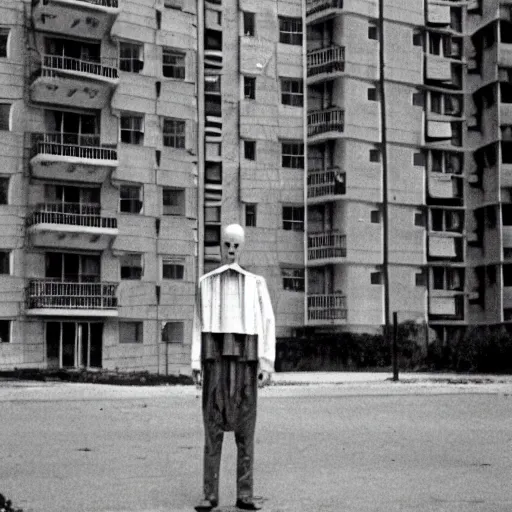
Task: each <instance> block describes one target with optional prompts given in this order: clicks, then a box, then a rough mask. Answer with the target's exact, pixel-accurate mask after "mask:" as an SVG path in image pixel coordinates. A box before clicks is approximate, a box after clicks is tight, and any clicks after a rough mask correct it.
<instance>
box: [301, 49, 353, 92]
mask: <svg viewBox="0 0 512 512" xmlns="http://www.w3.org/2000/svg"><path fill="white" fill-rule="evenodd" d="M343 71H345V47H344V46H330V47H329V48H321V49H319V50H313V51H311V52H308V83H310V84H311V83H314V82H319V81H321V80H323V79H325V78H329V79H330V78H332V74H333V73H342V72H343Z"/></svg>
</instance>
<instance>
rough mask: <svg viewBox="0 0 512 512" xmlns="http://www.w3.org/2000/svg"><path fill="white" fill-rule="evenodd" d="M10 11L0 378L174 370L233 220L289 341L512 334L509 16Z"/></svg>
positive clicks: (107, 1)
mask: <svg viewBox="0 0 512 512" xmlns="http://www.w3.org/2000/svg"><path fill="white" fill-rule="evenodd" d="M0 15H1V23H0V187H1V188H0V223H1V226H2V229H1V232H0V257H1V265H0V270H1V274H0V340H1V342H0V369H7V368H13V367H18V368H22V367H41V368H52V367H53V368H60V367H65V368H67V367H69V368H81V367H85V368H107V369H114V368H119V369H121V370H140V369H145V370H149V371H152V372H159V373H179V372H188V371H189V352H190V338H191V336H190V334H191V329H192V313H193V308H194V295H195V287H196V282H197V278H198V276H199V275H201V274H202V273H203V272H206V271H208V270H210V269H212V268H214V267H215V266H217V265H218V264H219V261H220V243H221V240H220V233H221V226H222V225H223V224H226V223H231V222H238V223H240V224H242V225H243V226H245V228H246V247H245V251H244V254H243V260H242V264H243V265H244V266H246V267H247V268H248V269H250V270H251V271H253V272H255V273H258V274H261V275H263V276H265V277H266V279H267V283H268V285H269V289H270V293H271V296H272V301H273V304H274V310H275V313H276V323H277V336H278V337H279V338H288V337H295V336H298V335H301V334H303V333H304V332H306V333H308V334H315V333H342V332H379V331H381V330H382V326H383V325H386V324H387V323H389V322H390V321H391V315H392V313H393V312H397V313H398V318H399V320H400V321H405V320H411V321H413V322H416V323H417V324H419V325H420V324H421V325H422V326H424V329H422V332H424V333H425V337H426V341H427V342H428V341H429V340H431V341H432V340H433V339H435V338H438V339H440V340H448V339H451V338H453V337H456V336H459V335H461V334H462V333H463V332H464V330H465V329H466V328H467V327H468V326H471V325H499V324H506V322H508V321H510V320H512V292H510V290H511V289H512V288H511V287H512V262H510V261H509V259H510V258H512V232H511V233H509V231H510V230H512V227H511V226H512V209H511V207H510V202H511V201H512V196H511V195H510V190H512V188H511V187H512V180H511V179H508V178H507V173H511V175H512V170H511V169H512V167H511V165H512V152H511V148H512V145H511V144H512V143H511V142H510V140H512V115H511V113H510V112H509V111H508V110H507V109H509V107H510V105H508V104H511V103H512V93H511V91H512V89H511V90H509V89H510V85H509V84H510V76H511V75H510V69H509V68H512V57H511V55H512V50H511V49H510V48H512V39H510V36H509V32H510V27H511V24H512V21H511V20H512V18H511V2H507V1H504V0H501V1H498V0H489V1H486V2H485V5H484V2H483V0H480V2H477V1H469V2H454V1H451V0H407V1H404V0H385V1H384V0H382V1H379V0H306V1H301V0H260V1H259V2H252V1H249V0H236V1H235V0H32V1H28V0H6V1H4V2H2V5H1V6H0ZM511 33H512V32H511ZM509 47H510V48H509ZM509 153H510V155H509ZM509 167H510V169H509ZM509 181H510V183H509Z"/></svg>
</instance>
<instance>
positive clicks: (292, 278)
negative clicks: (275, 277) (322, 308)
mask: <svg viewBox="0 0 512 512" xmlns="http://www.w3.org/2000/svg"><path fill="white" fill-rule="evenodd" d="M281 275H282V276H283V288H284V289H285V290H289V291H292V292H303V291H304V269H303V268H282V269H281Z"/></svg>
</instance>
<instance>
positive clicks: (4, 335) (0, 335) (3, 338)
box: [0, 320, 12, 343]
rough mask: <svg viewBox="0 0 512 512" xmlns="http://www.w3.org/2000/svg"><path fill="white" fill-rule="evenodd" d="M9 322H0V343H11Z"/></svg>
mask: <svg viewBox="0 0 512 512" xmlns="http://www.w3.org/2000/svg"><path fill="white" fill-rule="evenodd" d="M11 325H12V323H11V320H0V343H9V342H10V341H11Z"/></svg>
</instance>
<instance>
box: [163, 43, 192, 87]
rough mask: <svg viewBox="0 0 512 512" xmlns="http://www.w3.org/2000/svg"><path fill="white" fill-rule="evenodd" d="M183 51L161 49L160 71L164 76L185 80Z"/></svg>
mask: <svg viewBox="0 0 512 512" xmlns="http://www.w3.org/2000/svg"><path fill="white" fill-rule="evenodd" d="M185 57H186V55H185V53H183V52H178V51H176V50H171V49H170V48H164V49H163V55H162V59H163V61H162V73H163V75H164V76H165V77H166V78H174V79H176V80H185Z"/></svg>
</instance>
